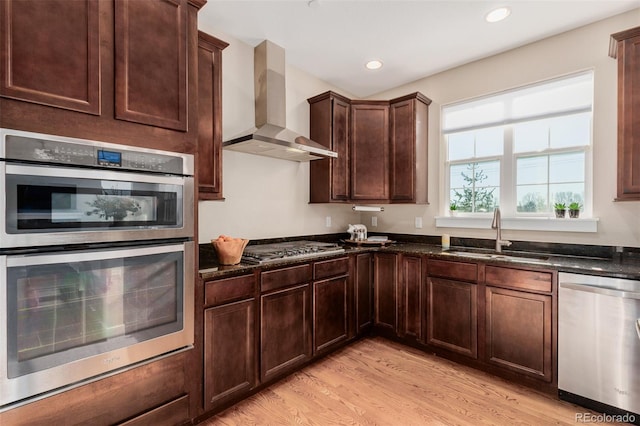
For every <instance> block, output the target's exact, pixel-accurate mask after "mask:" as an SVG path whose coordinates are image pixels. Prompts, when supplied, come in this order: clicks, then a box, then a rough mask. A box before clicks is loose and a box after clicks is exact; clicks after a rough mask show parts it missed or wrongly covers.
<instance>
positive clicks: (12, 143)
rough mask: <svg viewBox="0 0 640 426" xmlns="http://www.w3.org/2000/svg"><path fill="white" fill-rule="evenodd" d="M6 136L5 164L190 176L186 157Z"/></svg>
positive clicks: (103, 144) (98, 144)
mask: <svg viewBox="0 0 640 426" xmlns="http://www.w3.org/2000/svg"><path fill="white" fill-rule="evenodd" d="M60 139H61V138H58V137H51V139H49V138H38V137H35V135H34V136H30V135H29V136H23V135H15V134H7V135H6V137H5V138H4V140H3V143H4V147H3V148H4V158H6V159H7V160H21V161H34V162H38V163H51V164H64V165H69V166H84V167H98V168H108V169H122V170H135V171H148V172H158V173H164V174H176V175H191V174H193V173H189V169H188V167H186V165H185V164H184V158H183V157H184V156H185V154H176V155H171V153H164V152H155V151H154V150H150V149H144V148H136V147H125V146H120V145H115V144H107V143H102V142H93V141H84V140H82V141H78V142H76V140H69V141H67V140H60Z"/></svg>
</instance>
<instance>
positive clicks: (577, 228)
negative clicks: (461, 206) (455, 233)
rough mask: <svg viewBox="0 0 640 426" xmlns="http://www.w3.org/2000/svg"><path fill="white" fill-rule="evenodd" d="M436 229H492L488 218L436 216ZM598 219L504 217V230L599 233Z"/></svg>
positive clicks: (490, 219)
mask: <svg viewBox="0 0 640 426" xmlns="http://www.w3.org/2000/svg"><path fill="white" fill-rule="evenodd" d="M435 221H436V228H467V229H491V221H492V218H491V217H487V216H436V217H435ZM599 221H600V219H599V218H597V217H592V218H565V219H556V218H551V217H504V216H503V217H502V229H509V230H516V231H551V232H598V222H599Z"/></svg>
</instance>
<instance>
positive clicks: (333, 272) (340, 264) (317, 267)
mask: <svg viewBox="0 0 640 426" xmlns="http://www.w3.org/2000/svg"><path fill="white" fill-rule="evenodd" d="M347 273H349V258H347V257H343V258H340V259H331V260H324V261H321V262H316V263H314V264H313V279H314V280H316V281H317V280H321V279H323V278H328V277H334V276H338V275H345V274H347Z"/></svg>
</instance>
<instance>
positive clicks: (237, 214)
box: [198, 23, 360, 242]
mask: <svg viewBox="0 0 640 426" xmlns="http://www.w3.org/2000/svg"><path fill="white" fill-rule="evenodd" d="M200 29H201V30H202V31H204V32H206V33H208V34H211V35H213V36H214V37H217V38H219V39H221V40H224V41H226V42H227V43H229V47H227V48H226V49H225V50H224V51H223V52H222V76H223V84H222V121H223V129H222V133H223V140H226V139H229V138H231V137H233V136H234V135H236V134H238V133H241V132H243V131H245V130H248V129H249V128H251V127H253V125H254V93H253V47H251V46H249V45H247V44H245V43H242V42H241V41H239V40H236V39H234V38H233V37H231V36H228V35H226V34H224V33H221V32H217V31H216V30H215V29H214V28H206V27H205V24H202V23H201V24H200ZM285 54H286V52H285ZM286 90H287V99H286V102H287V127H289V128H290V129H291V130H294V131H296V132H298V133H300V134H302V135H305V136H309V104H308V102H307V98H310V97H312V96H315V95H317V94H319V93H322V92H325V91H327V90H337V89H336V88H335V87H333V86H330V85H329V84H327V83H325V82H323V81H321V80H319V79H317V78H315V77H312V76H311V75H309V74H306V73H304V72H302V71H300V70H298V69H296V68H294V67H291V66H288V65H287V68H286ZM340 92H341V93H344V91H340ZM345 95H346V96H349V94H348V93H345ZM222 161H223V177H222V182H223V194H224V197H225V201H201V202H200V203H199V205H198V208H199V232H198V238H199V240H200V242H207V241H208V240H210V239H212V238H216V237H217V236H218V235H220V234H226V235H231V236H235V237H243V238H249V239H260V238H274V237H287V236H297V235H311V234H325V233H334V232H346V229H347V225H348V224H349V223H358V221H359V220H360V214H359V213H355V212H353V211H352V210H351V205H328V204H315V205H312V204H309V163H308V162H304V163H299V162H294V161H288V160H280V159H275V158H270V157H263V156H257V155H252V154H245V153H240V152H233V151H226V150H223V159H222ZM327 216H330V217H331V226H330V227H327V226H326V217H327Z"/></svg>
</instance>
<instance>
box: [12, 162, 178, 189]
mask: <svg viewBox="0 0 640 426" xmlns="http://www.w3.org/2000/svg"><path fill="white" fill-rule="evenodd" d="M94 170H95V171H96V177H95V178H88V177H87V170H86V169H81V168H71V167H69V168H67V167H40V166H25V165H16V164H7V165H6V171H5V173H6V174H8V175H23V176H41V177H61V178H70V179H83V180H117V181H127V182H135V183H138V182H140V183H155V184H169V185H184V181H185V179H188V178H186V177H184V176H168V175H161V174H143V173H130V172H122V171H113V170H101V169H94Z"/></svg>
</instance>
